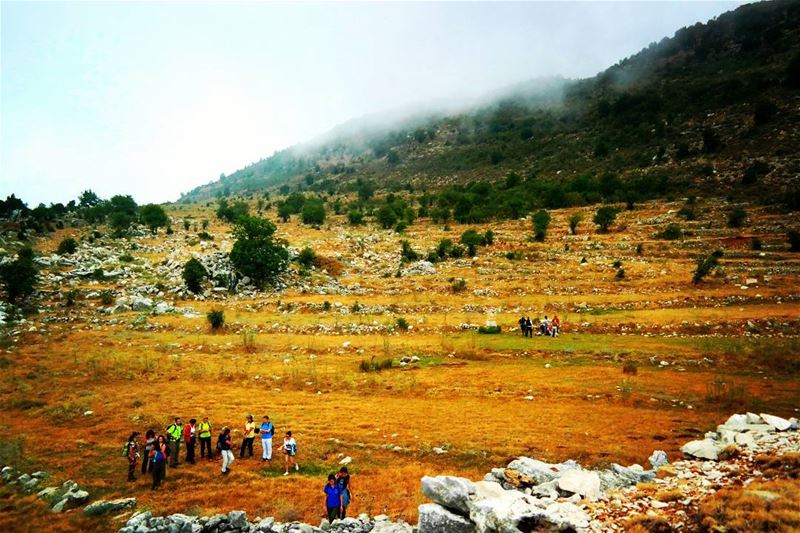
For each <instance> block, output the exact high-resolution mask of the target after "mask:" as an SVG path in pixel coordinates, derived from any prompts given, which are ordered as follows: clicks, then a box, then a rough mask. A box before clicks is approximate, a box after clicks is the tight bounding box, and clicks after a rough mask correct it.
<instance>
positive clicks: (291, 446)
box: [281, 431, 300, 476]
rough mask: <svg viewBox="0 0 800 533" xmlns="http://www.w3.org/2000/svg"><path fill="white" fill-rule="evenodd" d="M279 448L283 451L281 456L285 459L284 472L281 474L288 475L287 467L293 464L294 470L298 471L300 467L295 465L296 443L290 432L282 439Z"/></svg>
mask: <svg viewBox="0 0 800 533" xmlns="http://www.w3.org/2000/svg"><path fill="white" fill-rule="evenodd" d="M281 448H282V449H283V454H284V456H285V457H286V472H284V473H283V475H284V476H288V475H289V467H291V466H292V464H294V469H295V470H296V471H297V470H300V465H299V464H297V459H295V457H296V456H297V441H295V440H294V437H292V432H291V431H287V432H286V436H285V437H283V444H281Z"/></svg>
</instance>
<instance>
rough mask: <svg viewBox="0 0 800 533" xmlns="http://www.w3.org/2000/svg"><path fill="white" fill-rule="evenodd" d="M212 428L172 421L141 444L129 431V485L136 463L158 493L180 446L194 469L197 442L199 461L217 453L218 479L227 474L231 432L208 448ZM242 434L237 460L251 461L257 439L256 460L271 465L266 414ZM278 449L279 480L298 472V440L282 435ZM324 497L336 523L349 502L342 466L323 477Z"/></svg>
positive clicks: (347, 478)
mask: <svg viewBox="0 0 800 533" xmlns="http://www.w3.org/2000/svg"><path fill="white" fill-rule="evenodd" d="M212 429H213V428H212V425H211V422H210V421H209V420H208V417H207V416H206V417H203V419H202V420H201V421H200V422H199V423H198V422H197V419H195V418H192V419H190V420H189V422H188V423H186V424H183V422H182V420H181V418H180V417H176V418H175V420H174V422H173V423H172V424H170V425H169V426H167V427H166V428H165V430H164V431H165V432H164V433H163V434H159V435H156V432H155V431H154V430H153V429H148V430H147V432H146V433H145V440H144V442H143V443H142V444H140V443H139V432H138V431H134V432H133V433H131V436H130V437H129V438H128V442H127V443H126V444H125V447H124V451H123V455H124V456H125V457H126V458H127V460H128V481H136V471H137V466H138V465H139V462H140V461H141V473H142V475H146V474H147V473H148V472H149V473H150V474H151V475H152V478H153V483H152V487H151V488H152V490H158V489H159V488H160V487H161V483H162V482H163V481H164V479H166V476H167V466H169V467H170V468H177V467H178V466H179V464H180V450H181V446H185V447H186V454H185V461H186V463H189V464H195V463H196V462H197V461H196V458H195V448H196V446H197V443H198V441H199V443H200V459H206V460H207V461H213V460H214V457H215V455H217V454H218V455H219V456H220V458H221V461H222V468H221V472H222V475H223V476H226V475H228V474H229V473H230V471H231V464H233V462H234V453H233V450H234V444H233V437H232V435H231V429H230V428H229V427H223V428H222V430H221V431H220V433H219V435H218V436H217V443H216V446H215V447H214V448H213V449H212V447H211V440H212ZM242 431H243V433H242V442H241V445H240V447H239V459H245V458H246V457H247V458H253V457H254V453H253V442H254V441H255V440H256V437H257V436H260V437H261V461H262V462H269V461H272V438H273V436H274V435H275V426H274V424H273V423H272V422H271V421H270V419H269V416H266V415H265V416H264V417H263V418H262V419H261V423H260V424H258V425H257V424H256V423H255V421H254V419H253V415H247V417H246V419H245V422H244V425H243V427H242ZM140 450H141V451H140ZM278 450H282V451H283V455H284V463H285V470H284V473H283V475H284V476H288V475H289V471H290V470H291V469H292V468H294V470H295V471H299V470H300V465H299V464H298V463H297V441H296V440H295V439H294V437H293V436H292V432H291V431H287V432H286V434H285V435H284V437H283V443H282V444H281V445H280V446H279V447H278ZM215 452H216V453H215ZM324 492H325V507H326V512H327V516H328V519H329V520H331V521H332V520H334V519H336V518H344V517H345V513H346V512H347V506H348V505H349V504H350V500H351V499H352V492H351V486H350V474H349V472H348V471H347V467H346V466H343V467H341V468H340V469H339V472H338V473H336V474H330V475H329V476H328V483H327V484H326V485H325V487H324Z"/></svg>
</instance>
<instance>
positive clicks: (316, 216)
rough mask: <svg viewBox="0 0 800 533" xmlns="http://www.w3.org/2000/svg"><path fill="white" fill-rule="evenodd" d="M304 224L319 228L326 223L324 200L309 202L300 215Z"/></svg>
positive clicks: (304, 205) (305, 204)
mask: <svg viewBox="0 0 800 533" xmlns="http://www.w3.org/2000/svg"><path fill="white" fill-rule="evenodd" d="M300 217H301V219H302V220H303V224H309V225H314V226H318V225H320V224H322V223H323V222H325V206H324V205H323V204H322V200H316V199H315V200H307V201H306V202H305V203H304V204H303V210H302V211H301V213H300Z"/></svg>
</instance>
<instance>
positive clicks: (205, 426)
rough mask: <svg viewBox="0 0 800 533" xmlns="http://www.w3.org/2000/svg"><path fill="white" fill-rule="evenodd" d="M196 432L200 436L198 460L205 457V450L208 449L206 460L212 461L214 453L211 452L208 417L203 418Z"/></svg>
mask: <svg viewBox="0 0 800 533" xmlns="http://www.w3.org/2000/svg"><path fill="white" fill-rule="evenodd" d="M197 432H198V434H199V435H200V458H201V459H202V458H204V457H206V451H205V450H206V448H208V460H209V461H212V460H213V459H214V452H212V451H211V422H209V421H208V417H207V416H204V417H203V421H202V422H200V425H199V426H198V427H197Z"/></svg>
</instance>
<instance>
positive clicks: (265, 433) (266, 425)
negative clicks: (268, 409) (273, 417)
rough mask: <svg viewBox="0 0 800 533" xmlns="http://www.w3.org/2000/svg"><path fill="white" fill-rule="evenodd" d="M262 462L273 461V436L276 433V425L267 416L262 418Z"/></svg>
mask: <svg viewBox="0 0 800 533" xmlns="http://www.w3.org/2000/svg"><path fill="white" fill-rule="evenodd" d="M259 431H260V432H261V462H264V461H272V436H273V435H274V434H275V426H273V425H272V422H270V421H269V417H268V416H265V417H264V418H262V419H261V427H259Z"/></svg>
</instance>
